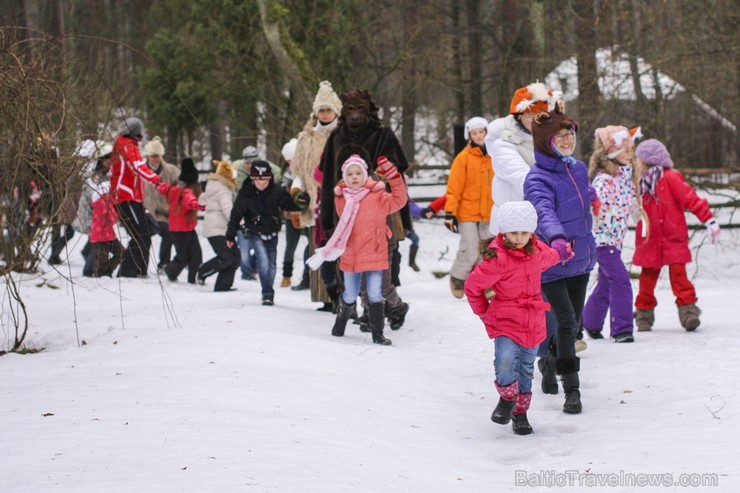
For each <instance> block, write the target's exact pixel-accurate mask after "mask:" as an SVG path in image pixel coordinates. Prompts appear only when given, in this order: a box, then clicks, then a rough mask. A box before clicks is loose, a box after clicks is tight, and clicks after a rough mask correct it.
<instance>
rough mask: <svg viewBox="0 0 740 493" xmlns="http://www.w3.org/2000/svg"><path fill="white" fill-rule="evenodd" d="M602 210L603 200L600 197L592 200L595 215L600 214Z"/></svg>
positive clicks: (592, 210)
mask: <svg viewBox="0 0 740 493" xmlns="http://www.w3.org/2000/svg"><path fill="white" fill-rule="evenodd" d="M600 211H601V201H600V200H599V199H596V200H592V201H591V212H593V214H594V216H598V215H599V212H600Z"/></svg>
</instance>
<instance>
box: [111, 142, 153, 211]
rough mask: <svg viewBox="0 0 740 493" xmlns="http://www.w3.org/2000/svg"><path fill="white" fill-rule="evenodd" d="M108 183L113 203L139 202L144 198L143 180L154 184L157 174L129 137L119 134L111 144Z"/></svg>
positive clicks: (136, 144) (136, 143)
mask: <svg viewBox="0 0 740 493" xmlns="http://www.w3.org/2000/svg"><path fill="white" fill-rule="evenodd" d="M110 162H111V166H110V173H111V177H110V184H111V195H112V196H113V200H114V201H115V203H117V204H120V203H121V202H130V201H134V202H141V201H142V200H143V199H144V181H148V182H149V183H151V184H153V185H156V184H157V183H159V175H157V174H156V173H155V172H154V171H152V170H151V168H149V166H147V164H146V161H145V160H144V159H143V158H142V157H141V153H139V144H138V142H136V141H135V140H134V139H132V138H130V137H125V136H123V135H119V136H118V137H116V141H115V143H114V144H113V155H112V156H111V160H110Z"/></svg>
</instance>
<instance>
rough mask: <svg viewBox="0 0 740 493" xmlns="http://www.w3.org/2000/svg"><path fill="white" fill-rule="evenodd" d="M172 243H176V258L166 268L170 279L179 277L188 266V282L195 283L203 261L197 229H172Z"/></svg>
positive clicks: (165, 270)
mask: <svg viewBox="0 0 740 493" xmlns="http://www.w3.org/2000/svg"><path fill="white" fill-rule="evenodd" d="M170 235H172V243H173V244H174V245H175V258H174V259H172V261H171V262H170V263H169V264H167V266H166V267H165V268H164V272H165V274H167V277H168V278H169V279H170V280H174V279H177V276H179V275H180V272H182V271H183V270H184V269H185V267H187V268H188V282H189V283H190V284H195V276H196V275H197V274H198V267H200V264H201V262H203V252H202V251H201V250H200V242H199V241H198V233H196V232H195V231H171V232H170Z"/></svg>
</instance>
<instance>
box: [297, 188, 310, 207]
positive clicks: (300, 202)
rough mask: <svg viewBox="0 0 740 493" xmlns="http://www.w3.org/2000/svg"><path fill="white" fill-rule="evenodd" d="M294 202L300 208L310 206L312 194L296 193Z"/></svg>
mask: <svg viewBox="0 0 740 493" xmlns="http://www.w3.org/2000/svg"><path fill="white" fill-rule="evenodd" d="M293 203H294V204H295V205H297V206H298V208H299V209H300V210H303V209H305V208H306V207H308V204H309V203H311V196H310V195H308V194H307V193H306V192H298V193H294V194H293Z"/></svg>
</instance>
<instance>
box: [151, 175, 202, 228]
mask: <svg viewBox="0 0 740 493" xmlns="http://www.w3.org/2000/svg"><path fill="white" fill-rule="evenodd" d="M157 190H159V193H161V194H162V195H164V196H165V197H167V202H169V203H170V218H169V226H170V231H174V232H180V233H182V232H186V231H193V230H194V229H195V227H196V226H197V225H198V216H197V215H196V214H195V213H193V211H194V210H199V211H204V210H206V208H205V206H203V205H200V204H199V203H198V198H197V197H196V196H195V194H194V193H193V191H192V190H190V189H189V188H181V187H178V186H177V185H170V184H169V183H167V182H165V183H160V185H159V187H158V188H157ZM180 195H182V201H180Z"/></svg>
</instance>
